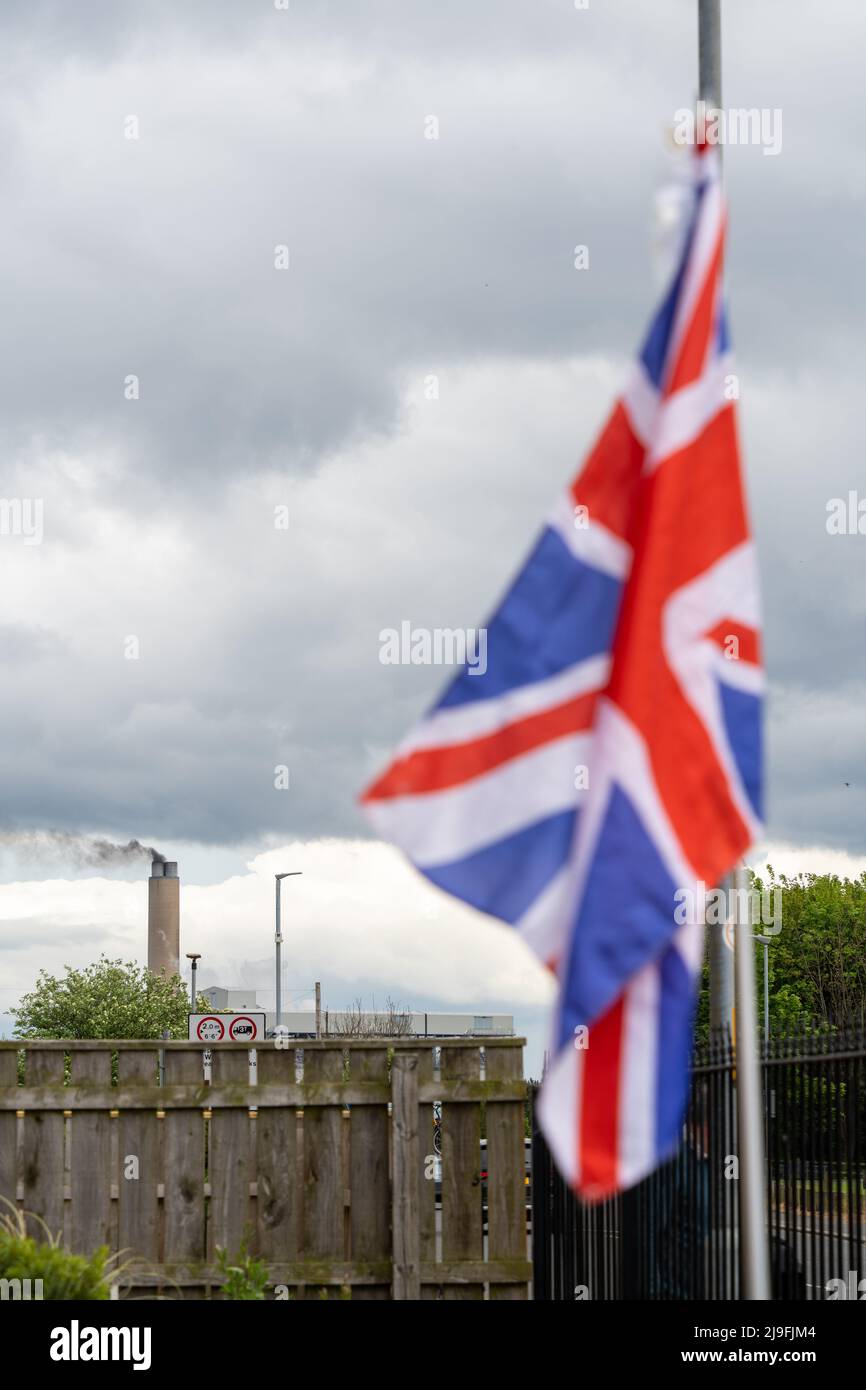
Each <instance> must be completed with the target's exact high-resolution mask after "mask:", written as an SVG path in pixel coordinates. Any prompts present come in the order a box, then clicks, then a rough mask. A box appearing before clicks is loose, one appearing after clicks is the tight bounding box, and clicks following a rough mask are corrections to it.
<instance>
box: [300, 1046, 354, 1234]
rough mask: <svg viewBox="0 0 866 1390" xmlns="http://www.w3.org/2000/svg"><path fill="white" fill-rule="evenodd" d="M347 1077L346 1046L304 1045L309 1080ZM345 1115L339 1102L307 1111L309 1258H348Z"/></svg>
mask: <svg viewBox="0 0 866 1390" xmlns="http://www.w3.org/2000/svg"><path fill="white" fill-rule="evenodd" d="M342 1075H343V1050H342V1047H335V1048H331V1049H328V1050H327V1051H318V1052H311V1051H308V1050H307V1049H306V1048H305V1049H304V1083H305V1084H306V1085H313V1086H314V1087H315V1086H316V1085H317V1084H318V1083H319V1082H327V1081H338V1080H339V1079H340V1077H341V1076H342ZM341 1144H342V1119H341V1107H339V1106H336V1105H329V1106H316V1107H310V1108H308V1109H306V1110H305V1111H304V1169H303V1171H304V1225H303V1243H302V1248H303V1253H304V1258H305V1259H335V1258H342V1257H343V1256H344V1253H345V1251H344V1237H343V1190H342V1186H343V1185H342V1167H343V1165H342V1152H341Z"/></svg>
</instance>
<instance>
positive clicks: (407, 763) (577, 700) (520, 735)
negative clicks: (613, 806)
mask: <svg viewBox="0 0 866 1390" xmlns="http://www.w3.org/2000/svg"><path fill="white" fill-rule="evenodd" d="M597 699H598V691H596V690H592V691H590V692H589V693H588V694H583V695H576V696H575V697H574V699H572V700H567V701H566V702H565V703H564V704H561V705H557V706H556V707H555V708H554V709H546V710H542V711H541V712H540V713H539V714H531V715H527V717H526V718H525V719H518V720H516V721H515V722H514V723H513V724H508V725H506V726H505V728H503V729H497V730H496V731H495V733H492V734H487V735H485V736H484V737H483V738H476V739H472V740H471V741H469V742H466V743H454V744H449V745H448V746H447V747H443V748H419V749H417V750H416V751H415V752H414V753H409V754H408V755H407V756H406V757H405V758H400V759H399V760H398V761H397V762H396V763H394V764H393V766H391V767H390V768H389V769H388V771H387V772H386V773H384V775H383V776H382V777H380V778H379V780H378V782H374V783H373V785H372V786H371V787H370V788H369V789H368V790H367V791H366V792H365V793H364V796H363V798H362V800H364V801H384V800H388V799H390V798H391V797H395V796H413V795H418V794H421V793H423V792H438V791H444V790H445V788H446V787H456V786H459V785H460V784H461V783H462V782H469V781H471V780H472V778H473V777H479V776H481V774H482V773H484V772H490V771H491V770H492V769H493V768H495V767H499V766H500V764H502V763H505V762H508V761H509V759H511V758H516V757H519V756H520V754H521V753H529V752H531V750H532V749H533V748H540V747H541V745H542V744H544V743H550V742H552V740H553V739H556V738H563V737H565V736H566V735H567V734H575V733H579V732H581V730H584V729H589V728H590V726H591V724H592V719H593V714H594V712H595V704H596V701H597ZM567 772H568V769H565V770H564V773H563V775H566V773H567Z"/></svg>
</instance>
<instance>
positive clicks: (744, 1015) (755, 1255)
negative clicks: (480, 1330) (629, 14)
mask: <svg viewBox="0 0 866 1390" xmlns="http://www.w3.org/2000/svg"><path fill="white" fill-rule="evenodd" d="M698 97H699V98H700V99H701V100H702V101H703V102H705V103H706V107H721V104H722V21H721V0H698ZM719 155H720V156H721V150H719ZM732 884H733V888H734V894H733V898H734V904H735V912H734V922H735V926H734V951H733V953H732V952H731V951H730V950H729V948H728V946H727V944H726V942H725V927H724V924H722V923H720V924H719V925H711V927H710V1026H711V1027H713V1028H726V1029H727V1028H730V1025H731V1021H732V1017H733V1009H734V1005H735V1004H736V1030H735V1036H736V1054H735V1055H736V1066H737V1134H738V1144H737V1149H738V1154H739V1197H740V1241H741V1246H742V1252H741V1253H742V1258H741V1269H742V1280H743V1290H742V1291H743V1297H744V1298H747V1299H752V1300H768V1299H769V1298H770V1260H769V1250H768V1246H767V1225H766V1211H765V1196H764V1194H765V1187H764V1133H763V1126H762V1121H761V1072H760V1065H759V1059H758V1042H757V1038H758V1020H757V1009H756V1006H755V948H754V945H753V944H752V925H751V913H750V912H743V911H742V910H740V905H741V903H746V902H748V896H744V895H743V894H742V892H741V891H740V890H742V889H745V890H746V894H747V893H748V887H749V871H748V869H747V868H746V867H745V866H744V865H740V866H739V867H738V868H737V869H736V871H735V872H734V874H733V875H732V876H729V877H728V878H727V879H725V881H724V884H723V887H724V888H725V889H727V890H730V888H731V886H732ZM724 915H725V916H728V917H730V916H731V914H730V913H726V914H724ZM743 918H745V920H743Z"/></svg>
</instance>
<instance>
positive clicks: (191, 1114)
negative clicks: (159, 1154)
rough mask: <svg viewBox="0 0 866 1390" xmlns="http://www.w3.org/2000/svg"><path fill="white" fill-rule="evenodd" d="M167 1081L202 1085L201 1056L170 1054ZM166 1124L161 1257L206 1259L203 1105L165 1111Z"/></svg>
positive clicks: (186, 1053)
mask: <svg viewBox="0 0 866 1390" xmlns="http://www.w3.org/2000/svg"><path fill="white" fill-rule="evenodd" d="M165 1084H166V1085H167V1086H182V1085H186V1086H189V1088H190V1090H191V1091H193V1090H195V1091H198V1090H199V1089H200V1088H203V1074H202V1054H201V1052H199V1051H193V1052H166V1054H165ZM162 1124H163V1182H164V1184H165V1186H164V1189H163V1191H164V1197H163V1224H164V1229H165V1239H164V1250H163V1259H164V1261H166V1263H168V1262H171V1261H175V1260H178V1261H182V1260H203V1259H204V1257H205V1197H204V1182H205V1120H204V1117H203V1113H202V1108H201V1107H197V1108H196V1109H189V1110H168V1111H166V1116H165V1119H164V1120H163V1122H162Z"/></svg>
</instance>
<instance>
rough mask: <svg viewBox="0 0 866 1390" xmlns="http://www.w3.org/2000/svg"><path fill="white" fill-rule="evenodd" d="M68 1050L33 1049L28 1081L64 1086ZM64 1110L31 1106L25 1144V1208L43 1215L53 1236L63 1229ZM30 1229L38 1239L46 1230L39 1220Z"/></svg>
mask: <svg viewBox="0 0 866 1390" xmlns="http://www.w3.org/2000/svg"><path fill="white" fill-rule="evenodd" d="M65 1058H66V1054H65V1052H30V1051H28V1053H27V1056H26V1059H25V1063H24V1065H25V1072H24V1076H25V1080H26V1081H27V1082H29V1084H30V1085H31V1086H36V1087H39V1086H41V1085H43V1084H45V1085H54V1086H62V1084H63V1070H64V1063H65ZM64 1131H65V1120H64V1118H63V1110H62V1109H57V1110H33V1109H28V1111H27V1114H26V1115H25V1117H24V1123H23V1136H22V1146H21V1179H22V1186H23V1193H24V1211H25V1212H27V1213H28V1215H29V1214H31V1213H32V1215H33V1216H34V1217H41V1219H42V1221H44V1222H45V1225H46V1226H47V1227H48V1230H49V1231H50V1232H51V1235H52V1236H55V1235H62V1231H63V1142H64ZM27 1229H28V1231H29V1233H30V1234H31V1235H33V1236H36V1238H37V1239H39V1240H43V1239H44V1238H45V1230H44V1227H42V1226H41V1225H40V1223H39V1221H36V1220H28V1222H27Z"/></svg>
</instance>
